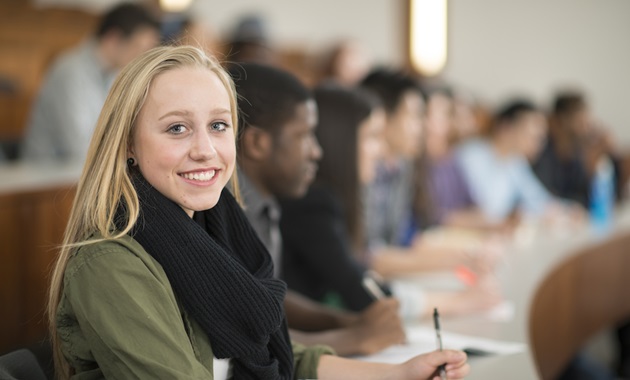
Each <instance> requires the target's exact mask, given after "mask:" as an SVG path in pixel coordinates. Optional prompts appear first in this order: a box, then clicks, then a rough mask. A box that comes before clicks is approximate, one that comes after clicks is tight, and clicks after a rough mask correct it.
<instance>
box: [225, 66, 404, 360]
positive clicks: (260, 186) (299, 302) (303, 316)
mask: <svg viewBox="0 0 630 380" xmlns="http://www.w3.org/2000/svg"><path fill="white" fill-rule="evenodd" d="M230 73H231V75H232V76H233V78H234V81H235V84H236V89H237V92H238V94H239V112H240V121H239V122H240V126H241V136H240V138H239V154H238V162H239V167H240V168H241V171H240V172H239V178H240V183H241V186H242V195H243V199H244V203H245V214H246V215H247V218H248V219H249V221H250V223H251V224H252V226H253V227H254V229H255V230H256V232H257V233H258V236H259V237H260V239H261V240H262V241H263V243H264V244H265V246H266V247H267V249H268V250H269V252H270V254H271V256H272V258H273V261H274V263H275V276H276V277H278V276H280V275H282V276H285V277H286V276H290V275H291V274H290V273H288V271H289V270H290V269H291V268H285V267H284V266H283V265H282V257H283V256H284V254H283V252H282V251H283V249H282V248H283V247H282V240H281V239H282V237H281V232H280V227H279V223H280V218H281V215H280V207H279V205H278V198H299V197H302V196H304V194H305V193H306V191H307V190H308V187H309V185H310V183H311V182H312V181H313V179H314V177H315V173H316V171H317V162H318V161H319V160H320V158H321V155H322V151H321V148H320V146H319V144H318V142H317V140H316V138H315V135H314V129H315V126H316V123H317V106H316V103H315V100H314V99H313V95H312V94H311V92H310V91H309V90H308V89H307V88H306V87H305V86H304V85H303V84H302V83H301V82H300V81H299V80H298V79H297V78H296V77H294V76H293V75H292V74H289V73H288V72H286V71H283V70H280V69H277V68H273V67H270V66H264V65H259V64H254V63H243V64H241V65H238V66H236V65H235V66H233V67H232V68H231V69H230ZM303 217H306V216H304V215H303ZM285 309H286V312H287V317H288V321H289V327H290V328H291V329H292V330H291V336H292V337H293V339H294V340H296V341H298V342H301V343H305V344H311V343H324V344H327V345H330V346H332V347H333V348H334V349H335V350H336V351H337V353H339V354H340V355H352V354H367V353H372V352H375V351H378V350H381V349H383V348H386V347H388V346H390V345H392V344H396V343H400V342H401V341H403V340H404V332H403V329H402V323H401V321H400V319H399V318H398V310H397V309H398V304H397V302H396V301H394V300H383V301H380V302H376V303H375V304H374V305H373V306H371V307H369V308H367V309H366V310H362V311H361V313H357V314H355V313H349V312H342V311H336V310H332V309H331V308H326V307H324V306H323V305H320V304H318V303H316V302H313V301H312V300H310V299H308V298H305V297H304V296H302V295H300V294H298V293H297V292H293V291H289V292H288V293H287V297H286V300H285Z"/></svg>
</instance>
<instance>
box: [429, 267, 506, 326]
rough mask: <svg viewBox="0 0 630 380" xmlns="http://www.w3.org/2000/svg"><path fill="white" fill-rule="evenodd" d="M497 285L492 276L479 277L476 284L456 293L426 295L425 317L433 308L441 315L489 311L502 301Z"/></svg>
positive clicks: (430, 293)
mask: <svg viewBox="0 0 630 380" xmlns="http://www.w3.org/2000/svg"><path fill="white" fill-rule="evenodd" d="M502 299H503V298H502V296H501V292H500V288H499V284H498V282H497V280H496V278H495V277H494V276H491V275H486V276H480V277H479V279H478V281H477V284H476V285H475V286H472V287H470V288H467V289H466V290H462V291H458V292H429V293H427V308H426V310H425V315H427V316H428V315H430V313H431V311H432V310H433V308H434V307H437V308H438V309H439V310H440V314H442V315H467V314H472V313H477V312H481V311H486V310H489V309H490V308H492V307H494V306H496V305H498V304H499V303H500V302H501V301H502Z"/></svg>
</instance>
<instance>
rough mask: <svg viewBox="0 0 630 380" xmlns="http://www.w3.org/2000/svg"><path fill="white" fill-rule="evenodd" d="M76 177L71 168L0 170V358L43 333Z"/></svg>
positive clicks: (76, 172)
mask: <svg viewBox="0 0 630 380" xmlns="http://www.w3.org/2000/svg"><path fill="white" fill-rule="evenodd" d="M78 174H79V168H78V167H76V166H46V167H38V166H32V165H26V164H19V165H17V164H16V165H8V166H1V167H0V354H1V353H3V352H6V351H8V350H11V349H14V348H17V347H23V346H25V345H29V344H31V343H33V342H35V341H37V340H39V339H41V338H42V337H44V336H45V334H46V322H45V320H44V313H43V312H44V308H45V305H46V299H47V294H46V291H47V288H48V273H49V271H50V266H51V263H52V262H53V260H54V258H55V257H56V253H57V251H56V247H57V246H58V245H59V244H60V243H61V242H62V237H63V231H64V229H65V226H66V222H67V219H68V215H69V212H70V209H71V207H72V201H73V198H74V184H75V182H76V179H77V178H78Z"/></svg>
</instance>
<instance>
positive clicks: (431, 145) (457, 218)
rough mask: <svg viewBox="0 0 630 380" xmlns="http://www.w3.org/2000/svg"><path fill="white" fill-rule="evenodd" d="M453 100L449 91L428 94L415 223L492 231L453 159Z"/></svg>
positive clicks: (440, 89)
mask: <svg viewBox="0 0 630 380" xmlns="http://www.w3.org/2000/svg"><path fill="white" fill-rule="evenodd" d="M454 107H455V106H454V99H453V94H452V92H451V90H450V89H449V88H446V87H435V88H432V89H430V90H429V94H428V99H427V107H426V120H425V125H426V129H425V130H426V134H425V136H426V137H425V139H424V144H423V151H422V152H421V153H420V154H418V157H417V159H416V161H415V169H416V173H415V175H414V181H415V182H416V184H415V186H414V190H415V191H414V193H415V194H414V200H413V201H414V210H415V215H414V219H415V220H416V223H415V224H417V225H418V227H428V226H432V225H449V226H456V227H465V228H481V229H490V228H493V227H495V226H493V225H491V224H490V223H488V221H487V220H486V219H485V217H484V215H483V214H482V213H481V212H480V211H479V209H478V208H477V207H476V205H475V203H474V201H473V199H472V197H471V195H470V191H469V189H468V184H467V183H466V181H465V179H464V177H463V174H462V170H461V168H460V167H459V163H458V162H457V161H456V160H455V157H454V155H453V143H454V140H455V138H456V130H455V120H454Z"/></svg>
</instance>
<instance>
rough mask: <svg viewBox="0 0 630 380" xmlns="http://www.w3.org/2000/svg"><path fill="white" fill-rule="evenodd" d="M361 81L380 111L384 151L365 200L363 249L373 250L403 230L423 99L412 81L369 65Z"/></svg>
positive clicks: (389, 242)
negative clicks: (365, 243)
mask: <svg viewBox="0 0 630 380" xmlns="http://www.w3.org/2000/svg"><path fill="white" fill-rule="evenodd" d="M361 85H362V87H364V88H366V89H367V90H369V91H372V92H373V93H374V94H376V95H377V96H378V97H379V99H380V100H381V102H382V103H383V107H384V109H385V113H386V131H385V133H384V135H383V137H384V141H385V148H384V154H383V158H382V160H381V161H380V162H379V165H378V168H377V175H376V178H375V180H374V181H373V183H371V184H370V186H368V187H367V191H366V198H365V199H366V201H365V204H366V213H367V216H366V218H365V219H366V223H367V236H366V238H367V240H368V247H369V248H370V249H376V248H379V247H382V246H386V245H396V244H399V243H400V242H401V240H402V238H403V236H404V234H405V233H406V221H407V220H408V219H409V217H410V215H409V209H408V206H409V205H410V204H411V188H412V181H413V165H412V161H413V159H414V157H415V156H416V155H417V154H418V151H419V149H420V144H421V133H422V118H423V115H424V108H425V100H424V95H423V93H422V91H421V90H420V87H419V86H418V84H417V83H416V81H415V80H414V79H413V78H412V77H410V76H408V75H406V74H405V73H403V72H400V71H396V70H390V69H375V70H373V71H372V72H370V73H369V74H368V75H367V76H366V77H365V78H364V79H363V81H362V83H361ZM377 215H378V217H376V216H377Z"/></svg>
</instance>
